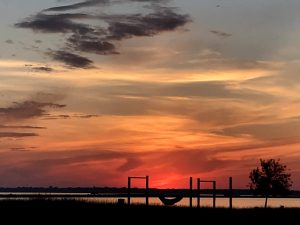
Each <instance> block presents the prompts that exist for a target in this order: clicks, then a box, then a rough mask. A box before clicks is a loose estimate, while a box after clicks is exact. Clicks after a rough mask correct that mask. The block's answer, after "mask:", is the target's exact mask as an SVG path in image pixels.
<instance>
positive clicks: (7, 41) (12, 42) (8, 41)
mask: <svg viewBox="0 0 300 225" xmlns="http://www.w3.org/2000/svg"><path fill="white" fill-rule="evenodd" d="M5 43H6V44H14V41H13V40H6V41H5Z"/></svg>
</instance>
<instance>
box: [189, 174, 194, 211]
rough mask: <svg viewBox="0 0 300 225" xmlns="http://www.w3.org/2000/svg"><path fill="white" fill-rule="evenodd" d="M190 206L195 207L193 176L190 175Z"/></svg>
mask: <svg viewBox="0 0 300 225" xmlns="http://www.w3.org/2000/svg"><path fill="white" fill-rule="evenodd" d="M190 207H191V208H192V207H193V177H190Z"/></svg>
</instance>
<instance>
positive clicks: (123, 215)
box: [0, 199, 300, 225]
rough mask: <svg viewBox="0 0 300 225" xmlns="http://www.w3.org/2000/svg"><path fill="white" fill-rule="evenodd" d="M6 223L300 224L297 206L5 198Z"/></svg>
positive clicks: (0, 211) (1, 209) (1, 211)
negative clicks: (200, 205) (229, 206)
mask: <svg viewBox="0 0 300 225" xmlns="http://www.w3.org/2000/svg"><path fill="white" fill-rule="evenodd" d="M0 216H1V218H2V221H6V220H8V221H9V223H7V224H10V223H12V224H14V222H22V223H23V224H62V223H67V224H150V225H152V224H168V225H169V224H182V225H185V224H231V225H235V224H236V225H244V224H245V225H248V224H249V225H250V224H251V225H256V224H265V225H269V224H283V225H289V224H300V209H298V208H268V209H264V208H252V209H233V210H230V209H225V208H217V209H212V208H200V209H197V208H192V209H190V208H188V207H163V206H149V207H146V206H144V205H132V206H130V207H128V206H126V205H117V204H112V203H92V202H84V201H77V200H46V199H36V200H34V199H33V200H2V201H0Z"/></svg>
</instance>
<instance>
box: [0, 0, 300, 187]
mask: <svg viewBox="0 0 300 225" xmlns="http://www.w3.org/2000/svg"><path fill="white" fill-rule="evenodd" d="M299 11H300V1H299V0H251V1H250V0H43V1H37V0H26V1H24V0H0V15H1V20H0V31H1V36H0V186H2V187H14V186H50V185H52V186H59V187H68V186H117V187H122V186H126V181H127V176H133V175H138V176H140V175H149V176H150V187H159V188H168V187H169V188H171V187H188V178H189V176H193V177H195V178H196V177H200V178H201V179H216V181H217V187H220V188H221V187H222V188H223V187H226V186H227V180H228V177H229V176H232V177H233V179H234V187H235V188H247V186H246V185H247V184H248V183H249V178H248V176H249V172H250V170H251V169H253V168H254V167H256V166H257V165H258V164H259V159H260V158H263V159H269V158H275V159H278V158H280V159H281V161H282V162H283V163H284V164H286V165H287V166H288V168H289V169H290V170H291V173H292V180H293V181H294V185H293V188H294V189H300V163H299V162H300V47H299V40H300V29H299V23H300V14H299Z"/></svg>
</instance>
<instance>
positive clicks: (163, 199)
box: [158, 196, 183, 205]
mask: <svg viewBox="0 0 300 225" xmlns="http://www.w3.org/2000/svg"><path fill="white" fill-rule="evenodd" d="M158 198H159V200H160V201H161V202H162V203H164V205H174V204H175V203H177V202H180V201H181V200H182V199H183V196H176V197H174V198H167V197H165V196H159V197H158Z"/></svg>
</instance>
